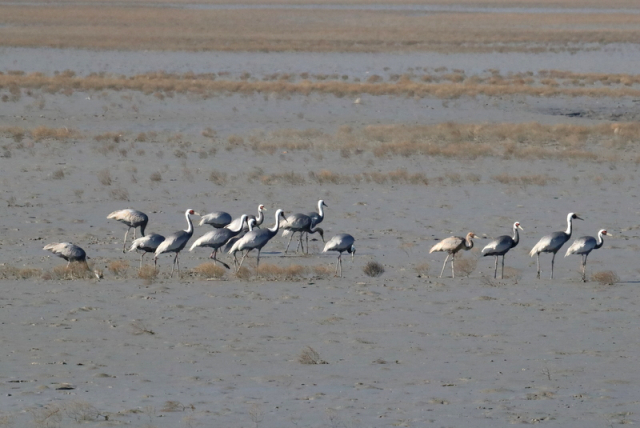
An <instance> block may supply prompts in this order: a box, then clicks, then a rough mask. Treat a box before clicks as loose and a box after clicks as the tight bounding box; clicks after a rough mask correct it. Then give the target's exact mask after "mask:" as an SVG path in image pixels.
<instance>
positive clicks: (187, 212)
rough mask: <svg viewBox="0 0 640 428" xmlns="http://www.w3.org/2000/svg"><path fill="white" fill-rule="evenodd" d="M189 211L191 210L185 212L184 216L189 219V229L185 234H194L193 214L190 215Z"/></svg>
mask: <svg viewBox="0 0 640 428" xmlns="http://www.w3.org/2000/svg"><path fill="white" fill-rule="evenodd" d="M189 211H191V210H186V211H185V212H184V216H185V217H186V218H187V224H188V225H189V227H187V230H185V232H187V233H193V223H192V222H191V214H190V213H189Z"/></svg>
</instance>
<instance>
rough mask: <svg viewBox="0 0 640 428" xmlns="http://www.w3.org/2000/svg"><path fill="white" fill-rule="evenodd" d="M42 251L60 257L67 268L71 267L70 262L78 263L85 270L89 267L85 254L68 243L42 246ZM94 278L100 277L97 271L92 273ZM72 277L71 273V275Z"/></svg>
mask: <svg viewBox="0 0 640 428" xmlns="http://www.w3.org/2000/svg"><path fill="white" fill-rule="evenodd" d="M43 250H46V251H51V252H52V253H53V254H55V255H56V256H58V257H62V258H63V259H65V260H66V261H67V267H69V266H70V265H71V262H78V263H80V264H82V265H84V267H85V268H86V269H87V270H91V269H89V265H88V264H87V253H86V252H85V251H84V250H83V249H82V248H80V247H78V246H77V245H74V244H72V243H70V242H60V243H58V242H55V243H52V244H47V245H45V246H44V248H43ZM93 273H94V275H95V276H96V278H98V279H100V277H101V275H100V273H99V272H98V271H93ZM71 275H72V276H73V272H72V273H71Z"/></svg>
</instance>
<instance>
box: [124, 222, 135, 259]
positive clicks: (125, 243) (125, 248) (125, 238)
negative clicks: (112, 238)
mask: <svg viewBox="0 0 640 428" xmlns="http://www.w3.org/2000/svg"><path fill="white" fill-rule="evenodd" d="M130 229H131V228H129V229H127V231H126V232H125V233H124V242H123V243H122V252H123V253H125V252H126V250H127V235H128V234H129V230H130ZM133 231H134V232H135V229H134V230H133Z"/></svg>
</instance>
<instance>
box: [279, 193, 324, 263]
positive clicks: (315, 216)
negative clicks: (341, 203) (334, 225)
mask: <svg viewBox="0 0 640 428" xmlns="http://www.w3.org/2000/svg"><path fill="white" fill-rule="evenodd" d="M322 207H329V206H328V205H327V204H326V203H325V202H324V201H323V200H322V199H320V200H319V201H318V212H310V213H307V214H300V213H298V214H293V215H291V216H289V217H287V222H286V223H283V224H282V228H283V229H284V231H283V232H282V236H283V237H287V236H288V235H291V237H290V238H289V243H288V244H287V250H288V249H289V244H290V243H291V240H292V239H293V235H294V234H295V233H296V232H300V239H299V240H298V244H297V245H296V253H297V252H298V248H300V247H301V246H302V235H306V237H307V254H309V233H316V232H318V233H320V236H321V237H322V242H324V230H322V229H321V228H317V229H316V226H317V225H318V224H320V223H322V221H323V220H324V209H323V208H322ZM305 215H306V216H307V217H309V219H310V223H309V224H308V225H304V224H303V223H302V222H301V221H300V220H297V221H296V222H295V223H296V226H302V228H301V229H300V230H294V229H293V228H290V227H288V223H289V218H291V217H293V216H305ZM302 220H304V219H302ZM287 250H285V253H286V252H287ZM302 251H304V248H302Z"/></svg>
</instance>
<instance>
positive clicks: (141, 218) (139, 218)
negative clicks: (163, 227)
mask: <svg viewBox="0 0 640 428" xmlns="http://www.w3.org/2000/svg"><path fill="white" fill-rule="evenodd" d="M107 219H109V220H117V221H119V222H121V223H124V224H126V225H127V226H129V228H128V229H127V231H126V232H125V234H124V243H123V244H122V252H123V253H124V252H125V251H126V248H127V234H128V233H129V231H130V230H131V228H133V239H136V228H138V227H139V228H140V235H142V236H144V229H145V228H146V227H147V223H148V222H149V217H148V216H147V215H146V214H145V213H143V212H142V211H138V210H133V209H131V208H127V209H124V210H119V211H114V212H112V213H111V214H109V215H108V216H107Z"/></svg>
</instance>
